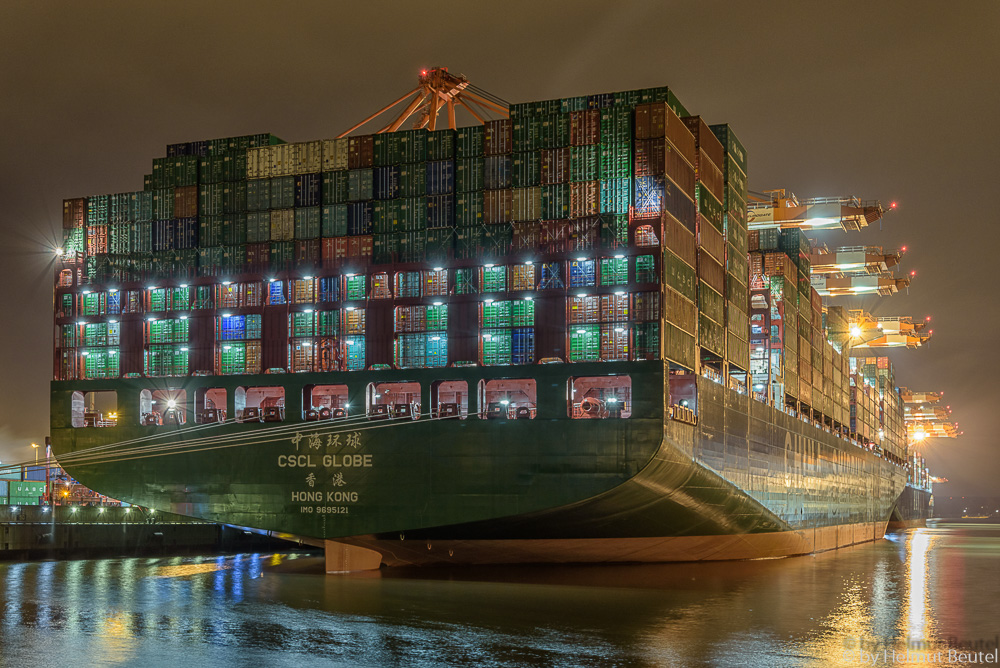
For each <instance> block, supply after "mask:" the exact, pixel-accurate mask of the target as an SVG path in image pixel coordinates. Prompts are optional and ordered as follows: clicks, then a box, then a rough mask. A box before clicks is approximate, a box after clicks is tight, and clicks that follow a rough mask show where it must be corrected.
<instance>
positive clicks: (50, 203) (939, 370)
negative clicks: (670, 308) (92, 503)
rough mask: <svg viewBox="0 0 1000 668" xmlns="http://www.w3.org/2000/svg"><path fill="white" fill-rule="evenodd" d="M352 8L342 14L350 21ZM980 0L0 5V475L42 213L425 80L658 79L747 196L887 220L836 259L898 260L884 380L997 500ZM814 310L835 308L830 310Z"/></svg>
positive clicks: (973, 489) (955, 474)
mask: <svg viewBox="0 0 1000 668" xmlns="http://www.w3.org/2000/svg"><path fill="white" fill-rule="evenodd" d="M348 7H350V8H348ZM998 34H1000V3H996V2H993V1H983V2H958V3H939V2H913V1H908V2H872V1H871V0H868V1H865V2H824V3H818V2H798V1H795V2H753V1H741V2H705V1H702V2H693V1H691V0H688V1H686V2H673V1H669V2H668V1H662V0H661V1H656V2H616V3H610V2H586V1H579V0H574V1H573V2H558V3H557V2H538V1H537V0H536V1H535V2H520V1H513V2H510V1H509V2H504V3H495V4H494V3H480V2H475V3H474V2H422V3H406V4H404V3H385V2H366V3H363V7H362V8H357V7H355V6H354V5H346V4H344V3H338V2H308V1H305V0H303V1H300V2H295V3H280V4H279V3H265V2H247V1H243V2H230V3H225V2H203V1H200V0H199V1H197V2H169V3H167V2H145V3H135V2H127V3H126V2H84V3H72V2H67V1H62V2H45V1H42V0H35V1H32V2H15V1H13V0H8V1H7V2H4V3H3V5H2V8H0V52H2V58H0V95H2V97H0V132H2V137H3V139H2V145H3V150H2V152H0V230H2V232H3V234H4V242H3V243H2V244H0V277H2V281H3V285H6V289H5V290H6V293H7V294H8V296H9V297H10V299H9V300H8V303H7V306H6V309H5V312H6V314H7V316H6V317H5V318H4V320H3V330H2V331H3V333H2V334H0V341H2V344H3V345H0V365H2V369H3V379H4V382H3V383H2V384H0V459H2V460H3V461H5V462H10V461H14V460H27V459H30V458H31V457H32V451H31V448H30V447H29V446H28V443H29V442H30V441H32V440H36V441H37V440H40V439H42V438H43V437H44V436H45V435H46V434H47V432H48V428H47V425H48V409H49V403H48V402H49V398H48V387H49V381H50V378H51V370H52V331H53V327H52V308H51V307H52V281H51V264H50V261H51V248H53V247H54V246H55V245H56V239H57V238H58V235H59V234H60V226H61V222H60V215H61V206H62V200H63V199H64V198H69V197H79V196H84V195H92V194H104V193H111V192H121V191H127V190H139V189H141V188H142V175H143V174H145V173H148V172H149V171H150V166H151V162H152V159H153V158H155V157H159V156H162V155H164V153H165V150H164V147H165V145H166V144H168V143H173V142H180V141H190V140H197V139H208V138H212V137H221V136H230V135H238V134H249V133H256V132H272V133H274V134H276V135H278V136H280V137H282V138H284V139H286V140H288V141H304V140H311V139H320V138H326V137H331V136H335V135H336V134H339V133H340V132H341V131H343V130H344V129H346V128H348V127H350V126H351V125H353V124H354V123H355V122H357V121H359V120H361V119H362V118H364V117H365V116H367V115H368V114H369V113H371V112H373V111H375V110H376V109H378V108H380V107H381V106H383V105H384V104H386V103H388V102H389V101H391V100H392V99H395V98H396V97H398V96H399V95H401V94H402V93H403V92H405V91H406V90H408V89H409V88H412V87H413V86H414V85H415V83H416V76H417V73H418V71H419V70H420V69H421V68H424V67H429V66H436V65H444V66H447V67H449V68H450V69H451V71H453V72H457V73H462V74H465V75H466V76H468V77H469V78H470V79H471V80H472V81H473V82H474V83H475V84H476V85H477V86H479V87H481V88H484V89H486V90H488V91H490V92H492V93H494V94H496V95H498V96H500V97H502V98H504V99H506V100H508V101H510V102H518V101H527V100H537V99H547V98H554V97H564V96H572V95H582V94H587V93H597V92H607V91H615V90H624V89H631V88H641V87H650V86H660V85H669V86H671V87H672V88H674V89H675V90H676V92H677V94H678V96H679V98H680V99H681V101H682V102H683V103H684V104H685V105H686V106H687V107H688V109H689V110H691V111H692V113H696V114H700V115H702V116H703V117H705V118H706V119H707V120H708V121H709V122H710V123H716V122H728V123H730V124H732V125H733V127H734V128H735V129H736V132H737V134H738V135H739V137H740V138H741V139H742V141H743V143H744V144H745V145H746V147H747V150H748V156H749V179H750V188H751V189H752V190H757V191H760V190H764V189H768V188H777V187H784V188H789V189H791V190H792V191H794V192H795V193H796V194H798V195H799V196H801V197H809V196H831V195H844V194H856V195H859V196H861V197H863V198H878V199H882V200H883V201H889V200H897V201H898V202H899V209H898V211H897V212H895V213H893V214H892V215H891V216H889V217H888V218H886V220H885V222H884V224H883V225H882V226H881V229H878V227H879V226H876V228H875V229H872V230H869V231H867V232H865V233H863V234H856V233H855V234H851V235H845V234H844V233H833V232H828V233H825V235H824V237H823V240H825V241H828V242H829V243H832V244H837V245H856V244H861V243H873V244H880V245H884V246H888V247H898V246H902V245H906V246H908V248H909V251H908V253H907V255H906V257H905V260H904V265H903V268H904V269H905V270H906V271H909V270H916V271H917V278H916V280H915V281H914V283H913V285H912V287H911V289H910V290H909V294H902V295H898V296H895V297H892V298H889V299H884V300H874V299H872V300H866V301H865V302H863V305H864V306H865V307H866V308H868V309H869V310H871V311H873V312H875V314H876V315H896V314H899V315H913V316H916V317H923V316H925V315H931V316H933V323H934V338H933V340H932V341H931V343H930V345H929V346H928V347H927V348H926V349H923V350H916V351H901V352H898V353H894V354H893V355H892V358H893V360H894V361H895V362H896V364H897V368H898V372H897V380H898V382H899V384H901V385H905V386H909V387H910V388H911V389H919V390H943V391H944V392H945V398H946V399H947V402H948V403H949V404H951V406H952V407H953V409H954V410H955V417H956V419H957V420H958V421H959V422H960V426H961V428H962V429H963V430H964V431H965V435H964V436H963V437H962V438H961V439H959V440H957V441H937V442H931V443H929V444H928V446H927V447H926V448H925V449H926V451H927V453H926V454H927V455H928V457H929V459H930V460H931V462H932V463H933V467H934V472H935V473H936V474H938V475H944V476H946V477H948V478H949V479H950V480H951V482H950V483H949V484H948V485H947V486H945V485H942V486H939V487H938V488H937V492H938V494H943V495H951V494H955V493H958V494H970V493H980V494H986V493H995V494H1000V486H998V484H997V482H996V481H997V480H998V479H1000V458H998V457H996V456H995V454H994V447H995V444H994V438H995V434H997V433H998V432H1000V418H998V416H1000V410H998V409H997V407H996V403H997V401H998V400H1000V392H998V391H997V389H996V384H997V382H998V380H1000V364H998V357H997V352H996V346H997V343H998V337H997V332H998V325H1000V322H998V321H1000V309H998V303H1000V301H998V299H997V298H996V296H995V294H994V292H995V289H994V281H995V276H996V270H995V269H994V267H995V263H996V254H997V249H996V242H997V240H998V238H1000V233H998V232H997V228H998V223H1000V221H998V220H997V206H996V203H995V202H996V200H995V197H996V194H995V193H996V192H997V187H998V183H1000V178H998V176H1000V175H998V171H1000V170H998V168H997V164H998V157H997V149H998V148H1000V132H998V127H1000V125H998V124H1000V85H998V83H1000V76H998V73H1000V49H998V48H997V43H996V40H997V35H998ZM834 303H844V301H843V300H840V301H839V302H834Z"/></svg>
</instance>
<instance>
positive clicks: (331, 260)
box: [320, 237, 348, 269]
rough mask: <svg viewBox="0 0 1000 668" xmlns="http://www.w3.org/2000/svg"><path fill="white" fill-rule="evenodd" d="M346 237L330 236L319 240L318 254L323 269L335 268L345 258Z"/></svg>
mask: <svg viewBox="0 0 1000 668" xmlns="http://www.w3.org/2000/svg"><path fill="white" fill-rule="evenodd" d="M347 239H348V237H332V238H326V239H322V240H321V248H320V255H321V256H322V260H323V268H324V269H335V268H337V267H339V266H340V265H341V264H342V263H343V261H344V259H345V258H347Z"/></svg>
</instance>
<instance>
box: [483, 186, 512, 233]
mask: <svg viewBox="0 0 1000 668" xmlns="http://www.w3.org/2000/svg"><path fill="white" fill-rule="evenodd" d="M513 209H514V192H513V191H512V190H511V189H510V188H506V189H504V190H484V191H483V222H484V223H489V224H496V223H507V222H510V220H511V217H512V211H513Z"/></svg>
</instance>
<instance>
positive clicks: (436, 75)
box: [338, 67, 510, 137]
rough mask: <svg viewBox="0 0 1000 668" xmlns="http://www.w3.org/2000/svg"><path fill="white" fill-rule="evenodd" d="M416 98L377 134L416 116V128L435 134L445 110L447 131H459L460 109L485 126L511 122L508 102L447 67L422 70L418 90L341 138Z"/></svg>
mask: <svg viewBox="0 0 1000 668" xmlns="http://www.w3.org/2000/svg"><path fill="white" fill-rule="evenodd" d="M411 95H412V96H413V98H412V99H411V100H410V102H409V103H408V104H407V105H406V106H405V107H404V108H403V111H402V112H400V113H399V114H398V115H397V116H396V117H395V118H393V120H392V121H390V122H389V123H388V124H387V125H385V126H383V127H382V129H380V130H378V131H377V132H376V134H379V133H382V132H395V131H396V130H399V129H400V128H401V127H402V126H403V123H405V122H406V120H407V119H408V118H410V117H411V116H413V115H414V114H419V115H418V116H417V118H416V119H415V120H414V121H413V128H414V129H416V128H427V129H429V130H434V129H436V128H437V116H438V113H440V112H441V110H443V109H447V110H448V127H449V128H451V129H452V130H455V129H457V126H456V125H455V111H456V109H457V108H458V107H461V108H463V109H465V110H466V111H468V112H469V113H470V114H472V116H473V117H474V118H475V119H476V120H477V121H479V122H480V123H485V122H486V121H487V120H488V117H489V116H490V115H495V116H498V117H502V118H509V116H510V112H509V105H508V104H507V102H506V101H504V100H502V99H500V98H498V97H496V96H495V95H491V94H490V93H487V92H486V91H484V90H481V89H479V88H476V87H475V86H473V85H472V84H471V83H469V80H468V79H466V78H465V77H464V76H455V75H454V74H451V73H449V72H448V68H447V67H435V68H433V69H429V70H422V71H421V72H420V77H419V79H418V84H417V87H416V88H414V89H413V90H411V91H409V92H408V93H406V94H405V95H403V96H401V97H400V98H399V99H397V100H396V101H394V102H392V103H390V104H387V105H386V106H384V107H382V108H381V109H379V110H378V111H376V112H375V113H374V114H372V115H371V116H369V117H368V118H366V119H365V120H363V121H361V122H360V123H358V124H357V125H355V126H353V127H351V128H350V129H348V130H346V131H344V132H342V133H341V134H340V135H338V137H346V136H347V135H349V134H351V133H352V132H354V131H355V130H357V129H358V128H360V127H361V126H363V125H365V124H367V123H369V122H371V121H373V120H375V119H376V118H378V117H379V116H381V115H382V114H384V113H386V112H388V111H389V110H390V109H392V108H393V107H395V106H396V105H398V104H401V103H403V102H404V101H405V100H406V99H408V98H410V96H411Z"/></svg>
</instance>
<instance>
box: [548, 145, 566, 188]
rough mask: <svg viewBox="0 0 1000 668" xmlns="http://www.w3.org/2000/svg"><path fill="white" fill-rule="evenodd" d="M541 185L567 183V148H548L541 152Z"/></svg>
mask: <svg viewBox="0 0 1000 668" xmlns="http://www.w3.org/2000/svg"><path fill="white" fill-rule="evenodd" d="M541 154H542V155H541V180H542V185H552V184H554V183H566V182H567V181H569V165H570V151H569V148H550V149H543V150H542V151H541Z"/></svg>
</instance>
